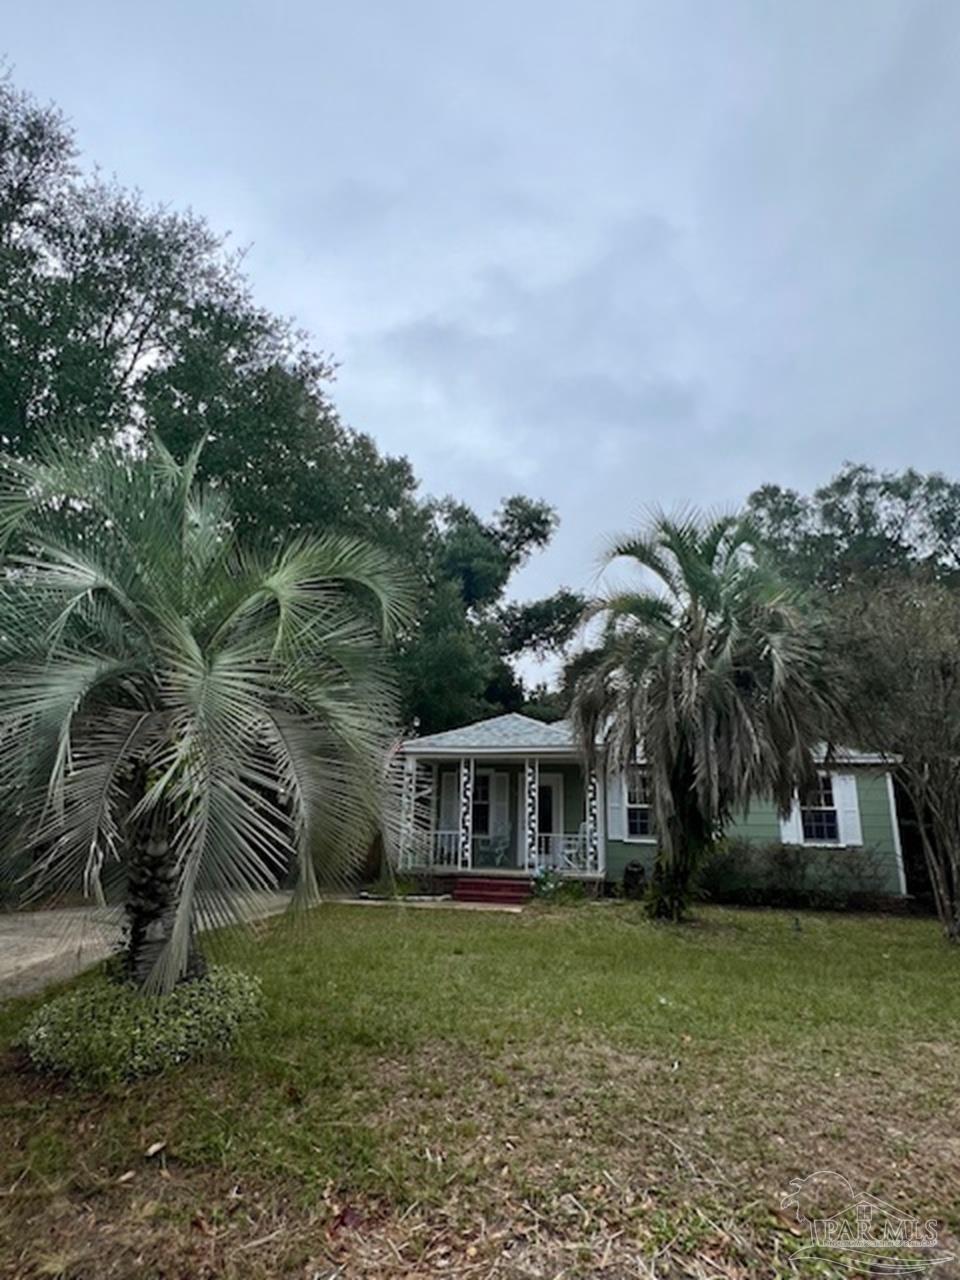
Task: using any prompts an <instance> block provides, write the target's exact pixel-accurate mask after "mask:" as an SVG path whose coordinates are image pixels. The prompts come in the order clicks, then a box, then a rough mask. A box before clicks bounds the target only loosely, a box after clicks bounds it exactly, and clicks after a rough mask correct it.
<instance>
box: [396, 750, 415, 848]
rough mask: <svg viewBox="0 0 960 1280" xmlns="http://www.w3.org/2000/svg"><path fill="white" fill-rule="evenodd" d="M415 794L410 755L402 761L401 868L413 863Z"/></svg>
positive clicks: (413, 767)
mask: <svg viewBox="0 0 960 1280" xmlns="http://www.w3.org/2000/svg"><path fill="white" fill-rule="evenodd" d="M416 796H417V762H416V760H415V759H414V758H413V757H412V756H406V757H405V759H404V761H403V781H402V784H401V790H400V848H399V851H398V852H399V857H398V859H397V861H398V864H399V866H400V867H401V869H403V868H406V867H410V866H412V865H413V863H414V861H415V859H414V856H413V854H414V849H413V843H414V824H415V811H416Z"/></svg>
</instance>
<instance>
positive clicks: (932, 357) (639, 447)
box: [4, 0, 960, 592]
mask: <svg viewBox="0 0 960 1280" xmlns="http://www.w3.org/2000/svg"><path fill="white" fill-rule="evenodd" d="M6 18H7V21H6V23H5V33H4V34H5V39H6V41H7V44H8V49H7V51H8V54H9V56H10V57H11V59H12V60H13V62H14V64H15V68H16V71H17V74H18V78H19V79H20V80H21V81H22V82H23V83H25V84H27V85H29V86H31V87H33V88H34V89H35V91H37V92H39V93H40V94H41V95H42V96H52V97H55V98H57V99H58V100H59V101H60V102H61V103H62V105H63V106H64V107H65V108H66V109H67V111H68V112H69V113H70V114H71V115H72V116H73V117H74V118H75V121H76V123H77V127H78V130H79V133H80V137H81V140H82V142H83V145H84V147H85V149H86V151H87V153H88V154H89V155H90V156H92V157H94V158H97V159H99V160H100V161H101V162H102V163H103V164H104V165H105V166H106V167H107V168H108V169H116V170H117V171H118V172H119V174H120V175H121V176H122V177H123V178H124V179H125V180H127V181H130V182H135V183H138V184H139V185H140V186H141V187H142V188H143V189H144V190H145V191H146V192H147V194H148V195H151V196H155V197H157V198H160V199H164V200H166V201H172V202H174V203H182V204H193V205H194V206H195V207H197V208H199V209H202V210H203V211H205V212H206V213H208V214H209V216H210V217H211V219H212V220H213V221H214V222H215V223H216V224H218V225H221V226H225V227H230V228H232V230H233V231H234V234H235V237H236V239H237V240H238V241H239V242H240V243H247V242H250V243H251V244H252V248H251V252H250V254H249V256H248V259H247V265H248V269H249V271H250V273H251V275H252V277H253V280H254V283H255V287H256V289H257V292H258V294H259V296H261V297H262V298H263V299H264V301H265V302H267V303H268V304H269V305H272V306H274V307H276V308H278V309H280V310H282V311H284V312H285V313H290V314H294V315H296V316H297V317H298V318H299V319H300V320H301V321H302V322H303V323H304V324H306V325H307V326H308V327H309V328H310V329H311V330H312V331H313V332H314V333H315V334H316V336H317V340H318V342H319V343H320V344H321V345H322V346H323V347H324V348H326V349H329V350H332V351H333V352H335V353H336V354H337V355H338V356H339V358H340V359H341V360H342V362H343V367H342V371H341V375H340V381H339V386H338V390H337V398H338V402H339V403H340V405H341V408H342V409H343V411H344V415H345V416H346V417H347V418H348V419H349V420H351V421H352V422H353V423H354V424H355V425H357V426H359V427H362V428H363V429H365V430H368V431H370V432H372V433H373V434H374V435H375V436H376V437H377V438H378V439H379V440H380V442H381V444H382V445H383V446H384V447H385V448H388V449H390V450H394V451H401V450H402V451H404V452H407V453H409V454H410V456H411V457H412V459H413V462H414V464H415V466H416V469H417V471H418V472H419V473H420V474H421V475H422V476H423V477H424V481H425V485H426V487H428V488H429V489H431V490H433V491H439V492H443V491H455V492H457V493H459V494H461V495H463V496H464V497H466V498H467V499H468V500H470V501H472V502H474V503H475V504H477V505H478V506H479V507H480V508H483V509H490V508H491V507H493V506H494V505H495V504H496V501H497V500H498V498H499V497H500V496H501V495H502V494H504V493H506V492H509V491H512V490H516V489H518V488H524V489H526V490H528V491H530V492H531V493H533V494H536V495H542V496H544V497H547V498H549V499H550V500H551V501H553V502H555V503H556V504H557V506H558V507H559V509H560V512H561V515H562V517H563V526H562V528H561V532H560V534H559V536H558V538H557V541H556V544H555V546H554V547H553V548H551V550H550V551H549V552H548V553H547V554H546V555H544V556H543V557H540V558H538V559H537V560H536V561H535V562H534V563H533V564H531V565H530V566H529V567H528V568H527V569H526V570H524V572H523V574H522V575H521V577H520V581H519V584H518V589H519V590H521V591H529V592H534V591H541V590H549V589H552V588H553V587H554V586H555V585H557V584H558V583H559V582H561V581H563V582H567V583H570V584H572V585H582V584H583V583H585V582H588V581H589V579H590V576H591V574H592V571H593V567H594V564H595V560H596V555H597V552H598V551H599V549H600V547H601V545H602V541H603V537H604V534H605V533H607V532H609V531H611V530H615V529H618V528H621V527H623V526H625V525H627V524H628V523H629V522H630V521H631V520H632V519H634V518H635V517H636V516H637V513H638V512H639V511H640V510H641V509H642V508H643V507H644V506H645V505H646V504H649V503H661V504H665V505H671V504H674V503H679V502H682V501H687V500H688V501H694V502H700V503H704V504H720V505H728V506H729V505H733V504H736V503H738V502H740V501H742V499H743V498H744V496H745V495H746V493H747V492H748V491H749V490H750V489H751V488H752V487H754V486H755V485H757V484H759V483H762V482H763V481H766V480H776V481H779V482H781V483H788V484H794V485H797V486H799V487H802V488H805V487H809V486H811V485H813V484H816V483H819V482H821V481H823V480H825V479H826V478H827V477H828V475H829V474H830V473H831V471H832V470H833V469H835V468H836V467H837V466H838V465H839V464H840V462H841V461H842V460H843V459H844V458H847V457H852V458H857V459H864V460H866V461H870V462H874V463H876V464H879V465H884V466H903V465H907V464H914V465H917V466H920V467H926V468H932V467H940V468H944V469H947V470H952V471H954V472H958V471H960V443H958V433H957V430H956V425H955V409H954V407H955V405H956V403H957V401H958V391H960V385H958V384H960V371H958V361H957V359H956V354H955V351H956V345H957V332H958V323H960V303H958V299H960V255H958V254H957V252H956V245H955V240H956V228H957V226H958V225H960V171H958V167H957V164H956V156H957V143H958V136H957V133H958V123H957V122H958V121H960V7H958V6H957V5H956V3H955V2H954V0H870V3H864V2H863V0H806V2H805V3H803V4H790V3H786V0H784V3H778V4H771V3H768V2H767V0H726V3H724V4H711V3H708V2H707V0H699V2H694V0H680V2H679V3H678V2H677V0H656V2H651V0H648V2H647V3H636V0H599V2H591V3H588V2H587V0H576V2H574V0H569V2H568V3H560V4H557V3H553V2H549V0H529V2H528V3H524V4H516V3H513V4H506V3H504V2H503V0H495V2H494V3H491V4H488V5H485V6H482V7H476V6H475V7H473V8H472V9H468V8H467V7H465V6H460V5H449V4H444V3H441V2H440V0H436V2H435V3H427V2H425V0H410V2H409V3H404V4H402V5H389V4H387V3H386V0H380V2H374V0H368V2H367V3H364V4H360V5H357V4H347V3H346V2H345V0H335V2H334V3H332V4H328V5H323V6H319V5H313V4H309V3H308V2H307V0H291V3H289V4H286V5H283V6H280V7H276V6H267V5H265V4H261V3H253V2H252V0H251V2H250V3H246V4H243V3H236V2H234V0H231V3H229V4H228V3H227V2H226V0H222V2H220V3H213V2H210V3H207V4H205V5H203V6H195V5H192V4H188V3H187V0H177V2H175V3H172V4H169V5H165V6H163V9H162V11H161V10H157V11H155V12H153V13H148V12H147V11H143V12H142V13H141V14H140V16H139V17H138V20H137V22H136V23H132V22H131V21H130V15H129V10H128V9H127V7H126V6H121V5H120V3H119V0H114V2H112V3H108V2H107V0H101V2H100V3H95V2H93V0H92V2H91V3H89V4H86V5H84V6H72V7H64V6H62V5H60V4H58V3H55V2H54V0H35V3H34V4H33V5H32V6H20V7H19V8H17V9H15V10H11V12H10V13H9V14H7V15H6ZM51 32H53V33H54V34H53V35H51Z"/></svg>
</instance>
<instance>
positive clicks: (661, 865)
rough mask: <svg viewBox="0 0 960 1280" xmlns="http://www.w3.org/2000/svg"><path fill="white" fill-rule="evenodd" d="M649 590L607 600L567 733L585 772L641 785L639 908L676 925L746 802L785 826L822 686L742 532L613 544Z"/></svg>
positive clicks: (657, 532) (810, 649) (794, 616)
mask: <svg viewBox="0 0 960 1280" xmlns="http://www.w3.org/2000/svg"><path fill="white" fill-rule="evenodd" d="M621 558H625V559H628V560H631V561H633V563H634V565H635V566H636V567H637V568H638V569H640V570H641V571H646V573H647V574H648V575H652V577H653V579H654V580H655V589H652V590H648V589H646V588H645V587H644V585H643V584H642V583H641V585H640V586H639V587H638V588H637V589H636V590H612V591H610V592H609V593H608V594H606V595H604V596H603V597H602V598H600V599H599V600H597V601H595V602H594V604H593V605H592V606H591V608H590V610H589V616H592V617H594V618H597V617H599V618H600V619H601V620H602V624H603V631H602V642H601V644H600V646H599V648H598V650H597V651H596V652H595V655H594V661H593V663H592V665H591V667H590V669H588V671H587V673H586V674H585V675H584V676H583V677H582V678H581V680H580V681H579V683H578V685H577V688H576V692H575V695H574V700H573V709H572V714H573V719H574V723H575V726H576V729H577V733H578V737H579V740H580V742H581V745H582V748H583V750H584V752H585V754H586V755H587V757H588V758H589V759H591V760H592V759H595V758H597V757H598V756H600V757H601V758H602V760H603V762H604V763H605V765H606V766H607V767H608V768H610V769H611V770H614V771H623V770H626V769H627V768H629V767H631V766H633V765H634V764H635V763H636V762H637V760H638V758H639V759H642V760H643V762H644V767H645V768H646V770H647V771H648V779H649V785H650V789H651V792H652V804H653V817H654V824H655V829H656V835H657V840H658V849H657V859H656V864H655V868H654V874H653V877H652V883H651V892H650V898H649V907H650V910H651V913H652V914H653V915H655V916H659V917H665V918H670V919H674V920H677V919H679V918H680V917H681V915H682V914H683V911H684V909H685V907H686V904H687V902H688V900H689V894H690V889H691V885H692V880H693V877H694V875H695V872H696V870H697V868H698V866H699V865H700V863H701V861H702V859H703V858H704V856H705V855H706V854H707V853H708V852H709V850H710V849H711V847H712V846H713V844H714V843H715V841H716V840H717V839H718V837H719V836H720V834H721V833H722V830H723V827H724V825H725V824H726V823H727V822H728V821H729V820H730V818H731V817H732V816H734V815H735V814H738V813H742V812H743V811H745V810H746V808H747V806H748V805H749V802H750V800H751V797H756V796H759V795H766V796H772V797H773V798H774V799H775V800H776V802H777V804H778V806H779V808H780V810H781V812H787V811H788V810H789V807H790V805H791V803H792V800H793V797H794V794H795V791H796V789H797V788H798V787H803V786H805V785H807V784H808V783H809V781H810V780H811V779H812V777H813V775H814V763H813V755H812V752H813V748H814V746H815V744H816V743H817V742H818V740H820V739H821V737H822V735H823V729H824V724H825V723H826V722H827V720H826V714H827V710H828V707H829V704H830V695H829V692H828V687H829V682H828V680H827V677H826V674H825V671H824V662H823V655H822V652H821V646H820V643H819V639H818V632H817V627H816V624H815V623H814V622H813V621H812V619H811V616H810V613H809V611H808V610H807V609H806V608H805V607H804V605H803V602H802V600H801V599H800V597H799V596H798V595H797V594H796V593H795V592H794V591H792V590H791V589H789V588H788V587H786V586H785V585H784V583H783V582H782V581H781V580H780V579H779V578H778V577H777V576H776V574H775V573H774V572H772V570H771V569H770V568H769V567H768V566H765V565H764V564H763V563H762V562H761V560H760V558H758V556H757V554H756V552H755V548H754V543H753V535H752V533H751V529H750V527H749V525H747V524H746V523H745V522H744V521H742V520H741V519H739V518H737V517H733V516H725V517H722V518H718V519H707V518H704V517H701V516H699V515H698V514H697V513H692V514H689V515H685V516H682V517H680V518H678V519H669V518H667V517H666V516H664V515H657V516H655V517H654V518H653V519H652V521H651V523H650V526H649V528H648V529H647V530H646V531H644V532H642V533H641V534H639V535H637V536H630V537H626V538H623V539H620V540H617V541H615V542H614V544H613V545H612V546H611V548H610V551H609V553H608V555H607V556H606V558H605V565H607V566H609V565H610V564H611V563H612V562H613V561H615V560H619V559H621Z"/></svg>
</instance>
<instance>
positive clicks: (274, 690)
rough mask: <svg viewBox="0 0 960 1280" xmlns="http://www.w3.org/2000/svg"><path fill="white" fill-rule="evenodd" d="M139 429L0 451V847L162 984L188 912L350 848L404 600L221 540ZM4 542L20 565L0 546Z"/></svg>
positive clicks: (383, 740) (218, 504) (187, 937)
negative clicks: (120, 913)
mask: <svg viewBox="0 0 960 1280" xmlns="http://www.w3.org/2000/svg"><path fill="white" fill-rule="evenodd" d="M198 457H199V449H198V450H196V451H195V452H194V453H193V454H192V455H191V456H190V458H189V459H188V460H187V461H186V463H185V464H183V465H179V464H178V463H177V462H175V461H174V459H173V458H172V457H171V456H170V455H169V453H168V452H167V451H166V450H165V449H164V448H163V447H162V445H161V444H160V443H159V442H158V441H157V440H155V439H152V438H148V439H145V440H141V441H139V442H134V443H133V444H131V443H130V442H129V441H128V442H126V443H123V442H117V443H115V444H104V443H102V442H101V443H97V444H87V445H74V446H73V447H72V448H68V447H64V446H60V445H57V444H55V443H50V444H49V445H48V446H47V448H46V451H45V453H44V454H43V456H42V457H40V458H39V460H35V461H31V462H26V461H23V460H18V459H12V458H5V459H2V460H0V538H2V540H3V545H4V546H5V547H6V548H8V552H7V555H6V557H5V560H4V564H3V572H2V576H0V809H2V814H0V822H2V828H0V837H2V840H3V849H4V851H5V852H7V853H9V852H11V851H18V852H20V853H21V854H22V851H23V850H24V849H27V850H29V851H30V852H31V855H32V862H33V867H32V872H31V874H30V888H31V891H33V892H36V893H38V894H44V895H46V894H50V893H54V892H56V891H59V890H63V889H65V888H68V887H71V886H81V887H82V888H83V890H84V891H85V893H86V894H88V895H90V896H94V897H96V898H97V899H98V900H99V901H104V900H105V895H108V896H109V895H111V894H112V893H113V892H116V893H117V895H118V896H119V897H120V899H121V900H122V901H123V902H124V903H125V907H126V915H127V933H128V938H127V948H126V968H127V972H128V973H129V975H130V976H132V977H133V978H134V979H135V980H136V981H137V982H138V983H140V984H142V985H143V986H144V988H145V989H149V990H155V991H165V990H169V989H170V988H171V986H172V985H174V983H176V982H177V981H179V980H181V979H183V978H186V977H189V976H191V975H192V974H193V973H194V972H196V970H197V967H198V965H199V964H201V963H202V962H200V961H199V959H198V952H197V948H196V944H195V932H196V928H197V923H198V911H202V914H203V916H204V918H205V919H206V920H207V921H208V922H212V923H221V922H223V923H225V922H227V921H229V920H231V919H234V918H236V917H237V915H238V914H242V908H243V903H244V899H245V896H248V895H249V892H250V891H252V890H263V889H269V888H275V887H276V886H277V884H278V883H279V882H280V880H281V879H287V880H291V879H292V880H293V881H294V883H295V884H296V894H295V898H297V899H299V900H300V901H306V902H308V901H311V900H315V898H316V896H317V893H318V881H319V877H320V876H321V874H335V873H337V872H339V871H344V870H346V869H347V868H348V867H349V866H351V865H352V864H353V863H354V861H355V859H356V858H357V856H358V855H359V854H361V853H362V852H363V850H364V848H365V847H366V843H367V841H368V839H369V835H370V832H371V827H372V825H373V824H374V823H375V822H376V820H377V817H378V814H377V807H378V805H379V802H380V798H381V795H382V791H383V787H382V783H383V778H384V773H383V764H384V759H385V748H386V746H387V741H388V735H389V733H390V730H391V726H392V725H393V724H394V723H395V702H394V695H393V689H392V685H391V681H390V679H389V678H388V674H387V670H386V667H385V662H384V646H383V640H384V638H385V637H386V636H388V635H389V633H390V632H391V631H392V629H393V628H395V627H396V626H397V625H398V623H400V622H401V621H402V619H403V618H404V616H405V612H406V609H407V595H408V593H407V589H406V585H405V581H404V578H403V576H402V575H401V574H400V573H399V571H398V570H397V569H396V568H395V567H394V566H393V565H392V564H391V562H390V561H389V560H388V558H387V557H386V556H385V555H384V554H382V553H381V552H380V551H379V550H377V549H376V548H373V547H370V546H367V545H365V544H364V543H362V542H359V541H355V540H352V539H348V538H342V537H333V536H321V537H313V538H301V539H300V540H299V541H297V542H295V543H293V544H292V545H291V546H288V547H287V548H285V549H283V550H280V551H272V552H264V553H259V552H256V551H253V550H250V549H246V548H242V547H240V546H238V544H237V540H236V538H235V536H234V534H233V532H232V529H231V522H230V512H229V507H228V505H227V501H226V498H225V496H224V494H223V492H222V491H219V490H216V489H210V488H203V487H201V486H200V485H199V484H198V483H197V480H196V467H197V460H198ZM14 551H15V552H16V554H14Z"/></svg>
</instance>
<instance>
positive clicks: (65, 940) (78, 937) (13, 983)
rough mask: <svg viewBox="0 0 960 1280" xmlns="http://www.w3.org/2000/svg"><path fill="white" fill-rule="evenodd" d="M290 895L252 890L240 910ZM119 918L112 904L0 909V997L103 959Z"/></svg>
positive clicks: (273, 904)
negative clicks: (46, 909)
mask: <svg viewBox="0 0 960 1280" xmlns="http://www.w3.org/2000/svg"><path fill="white" fill-rule="evenodd" d="M289 901H290V895H289V894H288V893H258V894H254V895H253V896H252V898H251V899H250V902H249V905H248V906H247V907H246V909H245V914H248V916H249V919H250V920H263V919H265V918H266V917H267V916H272V915H276V914H277V913H278V912H280V911H283V910H285V909H286V907H287V904H288V903H289ZM122 923H123V917H122V914H121V913H120V911H119V910H118V909H117V908H99V907H69V908H60V909H57V910H53V911H7V912H0V1001H3V1000H11V999H13V997H15V996H26V995H32V994H33V993H34V992H36V991H42V990H43V988H44V987H49V986H51V985H52V984H53V983H56V982H63V981H65V980H66V979H67V978H72V977H73V976H74V975H75V974H78V973H81V972H82V971H83V970H84V969H89V968H90V966H91V965H94V964H97V963H98V961H100V960H104V959H106V957H107V956H108V955H109V954H110V953H111V951H112V950H113V948H114V946H115V945H116V943H117V941H118V940H119V938H120V931H121V926H122ZM200 927H201V929H203V928H204V927H206V926H205V925H204V924H203V923H201V926H200Z"/></svg>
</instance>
